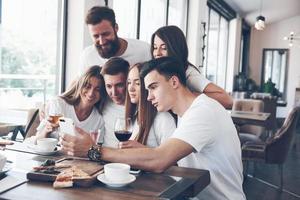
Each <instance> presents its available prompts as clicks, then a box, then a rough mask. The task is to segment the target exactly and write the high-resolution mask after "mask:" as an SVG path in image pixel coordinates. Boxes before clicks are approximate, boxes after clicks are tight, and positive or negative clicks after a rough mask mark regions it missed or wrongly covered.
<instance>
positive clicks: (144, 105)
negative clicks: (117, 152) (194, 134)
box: [119, 63, 176, 148]
mask: <svg viewBox="0 0 300 200" xmlns="http://www.w3.org/2000/svg"><path fill="white" fill-rule="evenodd" d="M141 67H142V65H141V64H139V63H138V64H135V65H133V66H132V67H131V68H130V69H129V72H128V77H127V93H126V101H125V110H126V111H125V117H126V118H131V119H133V121H134V131H133V134H132V137H131V140H129V141H126V142H121V143H120V144H119V147H120V148H132V147H142V146H144V145H146V146H149V147H156V146H159V145H160V144H161V143H162V142H163V141H164V140H165V139H167V138H168V137H169V136H170V135H171V134H172V133H173V131H174V130H175V128H176V124H175V120H174V118H173V117H172V115H171V114H170V113H168V112H157V111H156V108H155V107H154V106H153V105H152V104H151V102H149V101H147V96H148V93H147V90H146V89H145V85H144V81H141V80H140V76H139V73H140V69H141Z"/></svg>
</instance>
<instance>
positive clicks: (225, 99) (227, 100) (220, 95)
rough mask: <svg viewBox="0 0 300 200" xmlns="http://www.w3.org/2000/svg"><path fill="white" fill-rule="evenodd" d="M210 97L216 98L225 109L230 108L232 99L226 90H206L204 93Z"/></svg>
mask: <svg viewBox="0 0 300 200" xmlns="http://www.w3.org/2000/svg"><path fill="white" fill-rule="evenodd" d="M205 94H206V95H207V96H209V97H210V98H213V99H215V100H217V101H218V102H219V103H220V104H222V105H223V106H224V107H225V108H226V109H231V108H232V104H233V100H232V97H231V96H230V95H229V94H227V93H226V92H207V93H205Z"/></svg>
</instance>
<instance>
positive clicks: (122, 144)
mask: <svg viewBox="0 0 300 200" xmlns="http://www.w3.org/2000/svg"><path fill="white" fill-rule="evenodd" d="M132 147H133V146H132V144H131V142H129V141H126V142H119V148H120V149H126V148H132Z"/></svg>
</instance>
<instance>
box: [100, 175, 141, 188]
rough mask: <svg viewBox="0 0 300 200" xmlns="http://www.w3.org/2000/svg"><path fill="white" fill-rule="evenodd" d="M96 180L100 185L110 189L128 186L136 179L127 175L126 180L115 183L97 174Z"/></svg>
mask: <svg viewBox="0 0 300 200" xmlns="http://www.w3.org/2000/svg"><path fill="white" fill-rule="evenodd" d="M97 179H98V180H99V181H101V182H102V183H104V184H105V185H107V186H110V187H123V186H125V185H128V184H129V183H132V182H133V181H135V179H136V178H135V176H134V175H132V174H129V176H128V179H127V180H124V181H122V182H118V183H116V182H111V181H109V180H107V179H106V177H105V174H99V175H98V176H97Z"/></svg>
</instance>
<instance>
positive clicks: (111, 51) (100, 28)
mask: <svg viewBox="0 0 300 200" xmlns="http://www.w3.org/2000/svg"><path fill="white" fill-rule="evenodd" d="M88 29H89V32H90V34H91V37H92V39H93V42H94V44H95V46H96V49H97V51H98V53H99V55H100V56H101V57H103V58H110V57H112V56H114V55H116V53H117V52H118V50H119V48H120V44H119V39H118V36H117V32H118V26H117V25H116V26H115V27H113V26H112V25H111V22H110V21H108V20H102V21H101V22H100V23H98V24H96V25H92V24H89V25H88Z"/></svg>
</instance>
